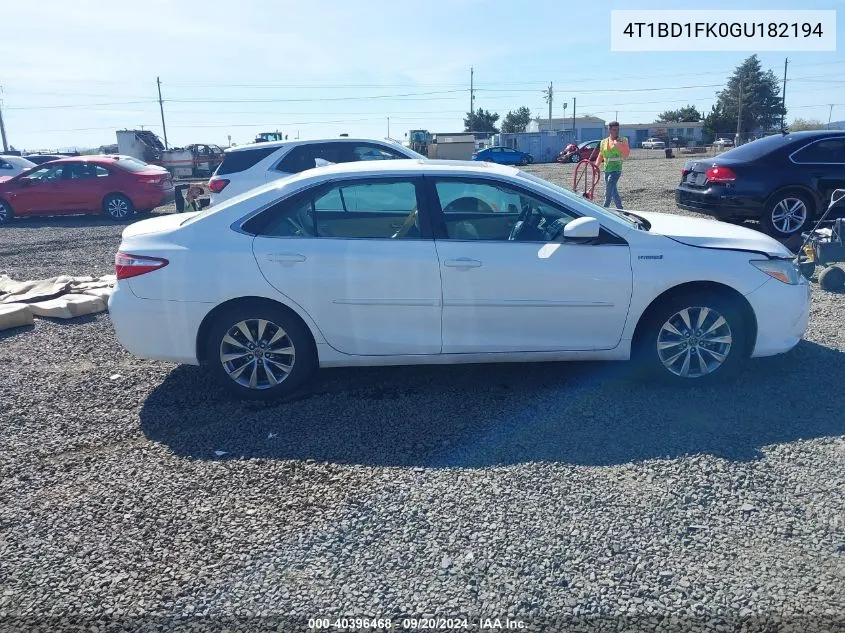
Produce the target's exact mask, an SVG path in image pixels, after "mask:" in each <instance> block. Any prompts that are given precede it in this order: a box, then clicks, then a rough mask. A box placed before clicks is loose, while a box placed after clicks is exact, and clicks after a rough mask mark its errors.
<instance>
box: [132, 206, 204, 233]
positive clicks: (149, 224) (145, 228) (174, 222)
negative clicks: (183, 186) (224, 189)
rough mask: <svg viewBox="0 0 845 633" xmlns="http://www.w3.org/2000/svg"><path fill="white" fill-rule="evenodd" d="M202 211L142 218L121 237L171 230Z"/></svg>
mask: <svg viewBox="0 0 845 633" xmlns="http://www.w3.org/2000/svg"><path fill="white" fill-rule="evenodd" d="M200 213H201V211H194V212H191V213H170V214H168V215H162V216H160V217H157V218H149V219H148V220H141V221H140V222H133V223H132V224H130V225H129V226H127V227H126V228H125V229H123V233H121V235H120V236H121V237H122V238H123V239H126V238H128V237H135V236H137V235H149V234H151V233H163V232H164V231H171V230H173V229H178V228H179V227H180V226H181V225H182V223H183V222H184V221H185V220H187V219H188V218H190V217H192V216H195V215H199V214H200Z"/></svg>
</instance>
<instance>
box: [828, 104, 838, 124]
mask: <svg viewBox="0 0 845 633" xmlns="http://www.w3.org/2000/svg"><path fill="white" fill-rule="evenodd" d="M834 105H836V104H835V103H831V104H830V112H829V113H828V115H827V129H828V130H829V129H830V118H831V117H832V116H833V106H834Z"/></svg>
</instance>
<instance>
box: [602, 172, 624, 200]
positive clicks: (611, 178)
mask: <svg viewBox="0 0 845 633" xmlns="http://www.w3.org/2000/svg"><path fill="white" fill-rule="evenodd" d="M621 175H622V170H619V171H606V172H604V206H606V207H609V206H610V202H611V200H612V201H613V204H615V205H616V208H617V209H621V208H622V198H620V197H619V190H618V189H617V188H616V185H617V183H618V182H619V176H621Z"/></svg>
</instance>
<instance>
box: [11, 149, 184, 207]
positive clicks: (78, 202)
mask: <svg viewBox="0 0 845 633" xmlns="http://www.w3.org/2000/svg"><path fill="white" fill-rule="evenodd" d="M174 194H175V189H174V187H173V179H172V178H171V176H170V173H169V172H168V171H167V170H166V169H164V168H163V167H157V166H155V165H148V164H147V163H144V162H141V161H139V160H136V159H134V158H131V157H129V156H74V157H72V158H62V159H59V160H54V161H50V162H49V163H44V164H43V165H39V166H38V167H33V168H31V169H29V170H28V171H25V172H23V173H21V174H18V175H17V176H15V177H13V178H0V224H3V223H5V222H8V221H9V220H10V219H12V217H14V216H27V215H65V214H76V213H102V214H104V215H107V216H109V217H110V218H112V219H114V220H122V219H123V218H126V217H129V216H130V215H132V214H133V213H134V212H135V211H136V210H140V211H148V210H151V209H154V208H155V207H157V206H159V205H161V204H166V203H168V202H171V201H172V200H173V199H174Z"/></svg>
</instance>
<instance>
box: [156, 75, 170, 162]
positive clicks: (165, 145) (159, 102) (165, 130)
mask: <svg viewBox="0 0 845 633" xmlns="http://www.w3.org/2000/svg"><path fill="white" fill-rule="evenodd" d="M156 85H157V86H158V108H159V110H161V131H162V132H164V149H170V148H169V147H168V146H167V126H165V125H164V102H163V101H162V100H161V79H160V78H159V77H156Z"/></svg>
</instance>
